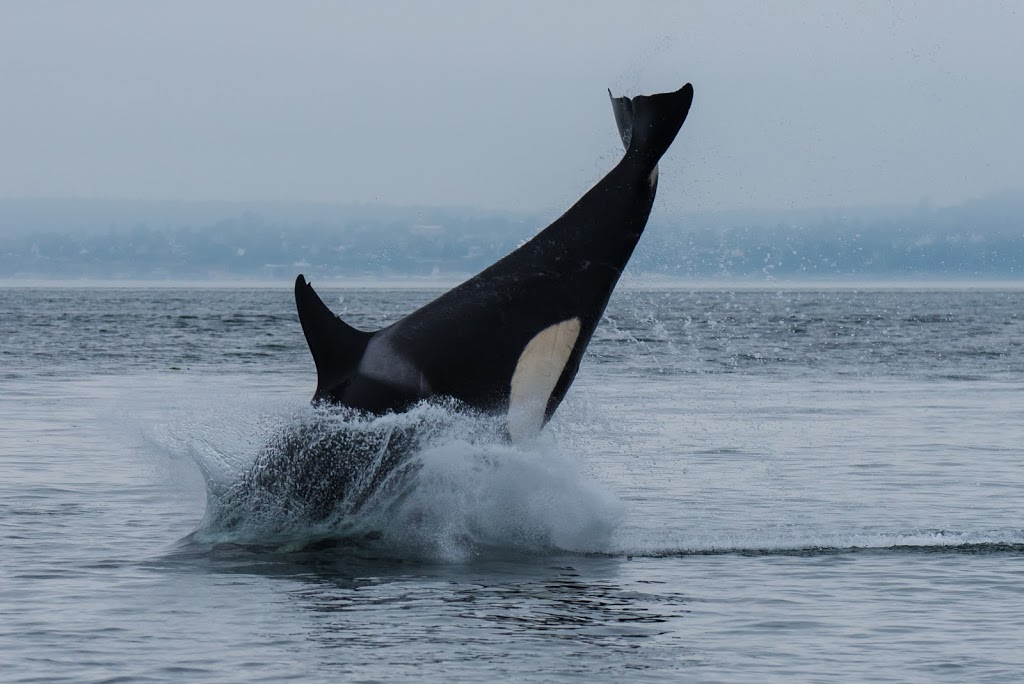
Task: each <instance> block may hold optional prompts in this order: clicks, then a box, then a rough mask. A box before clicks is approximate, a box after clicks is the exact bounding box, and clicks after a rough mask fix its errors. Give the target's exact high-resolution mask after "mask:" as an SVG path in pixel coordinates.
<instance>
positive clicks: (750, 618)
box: [0, 289, 1024, 682]
mask: <svg viewBox="0 0 1024 684" xmlns="http://www.w3.org/2000/svg"><path fill="white" fill-rule="evenodd" d="M434 294H436V293H432V292H426V291H420V290H390V291H387V290H349V291H339V290H333V291H327V292H326V293H325V300H326V301H328V303H330V304H331V306H332V307H333V308H334V309H335V310H336V311H338V312H339V313H342V314H343V315H344V316H345V318H346V319H347V320H348V321H349V322H351V323H353V324H355V325H357V326H361V327H365V328H375V327H379V326H380V325H382V324H383V323H385V322H387V321H390V320H394V319H395V318H397V317H399V316H401V315H403V314H404V313H406V312H408V311H410V310H411V309H412V308H413V307H414V306H416V305H417V304H419V303H421V302H424V301H426V300H428V299H429V298H431V297H432V296H433V295H434ZM314 384H315V375H314V371H313V368H312V362H311V360H310V358H309V356H308V352H307V350H306V345H305V341H304V340H303V337H302V332H301V330H300V329H299V326H298V323H297V320H296V318H295V316H294V310H293V304H292V301H291V293H290V291H289V290H284V289H282V290H273V289H256V290H245V289H237V290H230V289H221V290H201V289H183V290H167V289H126V290H117V289H83V290H61V289H41V290H38V289H6V290H0V616H2V620H0V680H2V681H9V682H21V681H48V682H51V681H69V682H88V681H282V680H286V679H302V680H309V681H317V680H324V681H328V680H329V681H383V680H399V681H401V680H414V679H415V680H421V681H422V680H426V681H430V680H436V679H444V680H448V681H482V680H487V679H491V678H504V679H514V680H517V681H550V680H571V679H581V680H589V681H621V680H624V679H638V680H659V679H660V680H665V681H680V680H683V681H686V680H692V681H704V680H711V681H722V680H727V681H751V680H754V679H757V680H759V681H778V682H788V681H793V680H803V681H831V680H872V681H957V682H961V681H993V682H996V681H998V682H1005V681H1009V680H1015V679H1019V678H1020V677H1021V672H1022V667H1024V648H1022V644H1024V291H1022V290H1006V291H1001V290H923V291H914V290H906V289H904V290H870V289H869V290H861V291H855V290H821V291H812V290H765V291H737V292H726V291H710V290H708V291H694V292H689V291H677V290H673V291H652V292H642V291H633V292H619V293H617V294H616V297H615V299H614V300H613V302H612V305H611V307H610V309H609V311H608V317H607V319H606V320H605V321H604V323H603V324H602V326H601V328H600V330H599V332H598V335H597V337H596V338H595V340H594V343H593V344H592V346H591V350H590V352H589V354H588V356H587V358H586V360H585V362H584V365H583V367H582V369H581V371H580V374H579V377H578V379H577V383H576V385H575V386H574V387H573V389H572V390H571V391H570V395H569V397H568V399H567V401H566V403H565V404H564V405H563V407H562V408H561V409H560V410H559V413H558V415H557V416H556V419H555V421H554V422H553V423H552V425H551V426H550V427H549V429H548V430H547V431H546V432H545V434H544V435H543V436H542V437H541V439H539V440H538V441H537V442H536V443H535V444H531V445H529V446H525V447H522V448H514V447H511V446H508V445H504V444H501V443H495V442H493V441H488V440H487V439H485V438H482V437H480V436H479V434H478V433H477V432H476V430H477V427H478V426H477V425H476V424H475V423H474V422H473V421H472V420H470V419H462V418H459V417H458V416H455V415H450V414H445V410H444V409H443V408H439V407H436V406H435V407H431V406H425V407H421V408H419V409H417V410H416V411H414V412H413V414H414V415H411V416H406V417H402V418H397V419H394V418H393V419H391V420H392V424H393V423H394V421H399V422H401V421H407V424H412V422H415V421H417V420H420V421H422V420H427V421H430V420H433V421H435V422H436V421H437V420H438V419H439V416H440V418H442V419H443V420H441V423H443V425H445V426H446V427H444V428H443V429H440V431H438V430H437V429H435V430H434V434H433V437H432V438H431V440H430V441H429V444H425V445H424V447H423V448H422V449H421V450H420V451H419V452H418V453H416V454H415V455H414V458H415V459H416V460H417V461H418V463H419V469H418V471H417V472H416V474H415V479H414V480H413V481H412V483H411V485H410V489H409V490H407V491H406V493H405V495H404V496H403V497H402V498H401V499H400V500H395V501H390V502H387V505H386V506H385V505H384V504H383V503H382V504H381V505H380V506H379V507H378V508H377V509H373V510H370V509H372V508H373V507H372V506H371V507H368V508H367V509H366V510H363V511H360V512H357V513H351V514H348V515H345V516H341V517H338V518H335V519H332V520H330V521H328V522H327V523H323V522H321V523H319V524H318V525H316V526H312V525H306V526H304V525H303V521H302V520H301V519H298V518H296V517H295V516H294V515H290V514H289V513H287V512H286V511H289V510H292V509H293V508H294V502H289V501H270V502H264V504H268V505H265V506H264V508H263V509H262V510H264V513H265V514H264V515H261V516H253V518H252V519H251V520H246V521H243V522H244V524H242V525H240V526H237V527H234V528H231V529H222V528H218V527H217V525H215V524H213V523H211V522H210V519H209V518H208V519H207V522H205V523H204V515H205V513H206V510H207V505H208V501H207V489H208V486H209V488H210V489H211V490H212V491H213V492H215V493H216V492H217V491H220V489H223V488H224V487H228V486H230V484H231V483H232V482H236V481H237V480H238V478H239V477H241V475H242V474H243V473H244V472H246V469H247V466H249V465H250V464H251V463H252V462H253V460H254V459H255V458H256V457H257V454H259V453H260V452H261V450H262V449H264V448H265V447H266V445H267V444H268V441H270V440H272V438H273V436H274V435H275V434H278V433H279V432H280V431H281V430H282V429H285V428H287V427H288V426H289V425H292V424H294V423H296V422H297V421H299V422H301V421H302V420H304V419H306V418H308V417H309V416H308V414H309V413H310V412H311V410H312V409H310V408H309V407H308V405H307V402H308V399H309V397H310V395H311V394H312V390H313V387H314ZM409 421H411V422H409ZM371 427H372V426H371ZM378 427H380V426H378ZM385 428H386V429H391V428H390V427H387V426H383V427H382V429H385ZM217 502H218V499H217V498H216V496H214V497H213V498H212V499H211V500H210V506H216V505H217ZM267 510H269V511H271V513H270V514H266V511H267ZM277 510H280V514H279V515H278V514H275V513H274V511H277ZM368 533H370V534H368Z"/></svg>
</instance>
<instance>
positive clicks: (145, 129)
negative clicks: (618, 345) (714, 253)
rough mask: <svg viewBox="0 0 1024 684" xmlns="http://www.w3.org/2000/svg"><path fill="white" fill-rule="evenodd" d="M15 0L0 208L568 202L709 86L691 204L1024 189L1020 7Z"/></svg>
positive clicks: (675, 181) (680, 181) (683, 153)
mask: <svg viewBox="0 0 1024 684" xmlns="http://www.w3.org/2000/svg"><path fill="white" fill-rule="evenodd" d="M495 4H496V3H490V2H476V1H475V2H465V3H456V2H430V3H427V2H408V3H392V2H372V3H371V2H347V3H346V2H302V1H291V2H276V3H269V2H252V1H249V0H246V1H245V2H210V1H203V2H181V1H178V2H163V3H140V2H87V3H86V2H66V3H59V2H39V1H33V2H3V3H0V197H25V196H30V197H104V198H144V199H185V200H202V199H226V200H241V201H252V200H300V201H303V200H312V201H327V202H346V203H347V202H375V203H388V204H426V205H451V204H457V205H472V206H476V207H480V208H494V209H514V210H525V211H549V210H555V209H564V208H565V207H566V206H567V205H568V204H570V203H571V202H572V201H573V200H575V198H576V196H577V195H579V194H580V192H582V191H583V190H585V189H586V187H587V186H588V185H589V184H591V183H592V182H593V181H595V180H596V179H597V178H599V177H600V176H601V175H602V174H603V173H604V172H605V171H606V170H607V169H608V168H609V167H610V166H611V165H613V164H614V162H615V160H616V159H617V156H618V154H619V153H620V150H619V147H618V138H617V135H616V133H615V125H614V119H613V117H612V112H611V108H610V107H609V104H608V100H607V94H606V90H605V89H606V88H607V87H611V88H612V90H613V91H614V92H615V93H616V94H619V93H625V94H631V95H632V94H637V93H639V92H656V91H662V90H668V89H673V90H674V89H676V88H678V87H679V86H681V85H682V84H683V83H686V82H688V81H689V82H692V83H693V84H694V88H695V97H694V104H693V109H692V110H691V113H690V118H689V120H688V121H687V123H686V125H685V126H684V127H683V130H682V133H681V136H680V138H679V140H678V141H677V143H676V145H675V146H674V147H673V148H672V150H671V151H670V153H669V155H668V156H667V157H666V159H665V160H664V162H663V164H662V180H661V186H660V199H659V201H660V202H661V203H662V205H663V207H667V208H668V209H669V210H672V209H679V210H694V209H727V208H748V207H750V208H762V207H764V208H768V207H770V208H782V207H796V208H801V207H817V206H843V205H858V204H888V203H916V202H919V201H921V200H928V201H931V202H933V203H936V204H948V203H957V202H960V201H963V200H964V199H968V198H971V197H975V196H979V195H983V194H986V193H991V192H997V191H1002V190H1007V189H1020V188H1024V134H1022V132H1021V126H1022V122H1024V48H1022V47H1021V45H1022V42H1024V39H1022V36H1024V9H1018V7H1022V8H1024V5H1021V3H1019V2H1012V1H1011V2H1005V3H1001V2H981V3H965V2H948V3H947V2H934V1H927V2H918V3H913V2H898V3H893V4H890V3H881V2H862V3H853V2H845V3H831V2H830V3H819V2H807V3H805V2H791V3H784V2H771V3H758V4H754V3H737V2H708V3H687V2H680V1H670V2H629V3H627V2H622V1H621V0H617V1H615V2H597V1H592V2H578V3H577V2H557V3H556V2H536V3H533V2H522V1H519V2H515V3H511V2H510V3H503V5H502V7H495V6H494V5H495Z"/></svg>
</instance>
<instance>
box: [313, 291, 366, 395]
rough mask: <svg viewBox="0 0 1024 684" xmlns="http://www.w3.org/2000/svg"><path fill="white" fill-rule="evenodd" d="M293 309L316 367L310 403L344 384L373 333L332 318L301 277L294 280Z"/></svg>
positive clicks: (325, 306)
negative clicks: (296, 313)
mask: <svg viewBox="0 0 1024 684" xmlns="http://www.w3.org/2000/svg"><path fill="white" fill-rule="evenodd" d="M295 306H296V307H297V308H298V310H299V323H301V324H302V332H303V334H305V336H306V342H307V343H308V344H309V351H310V353H312V354H313V362H314V363H315V364H316V377H317V385H316V394H315V395H314V396H313V400H314V401H318V400H320V399H323V398H326V395H327V394H328V393H329V392H331V391H332V390H335V389H337V388H338V387H339V386H343V385H345V384H347V383H348V381H349V379H350V378H351V377H352V375H353V373H354V372H355V370H356V367H357V366H358V365H359V360H360V359H361V358H362V357H363V352H364V351H366V344H367V343H368V342H369V341H370V338H371V337H372V336H373V333H368V332H363V331H362V330H356V329H355V328H353V327H352V326H350V325H349V324H348V323H345V321H343V320H341V319H340V318H338V317H337V316H335V315H334V313H333V312H332V311H331V310H330V309H329V308H327V305H326V304H324V303H323V300H322V299H320V296H319V295H317V293H316V291H315V290H313V286H312V285H310V284H309V283H307V282H306V279H305V277H303V276H302V275H300V276H299V277H298V278H296V279H295Z"/></svg>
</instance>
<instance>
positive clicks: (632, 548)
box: [607, 529, 1024, 558]
mask: <svg viewBox="0 0 1024 684" xmlns="http://www.w3.org/2000/svg"><path fill="white" fill-rule="evenodd" d="M856 553H899V554H923V553H954V554H985V553H1014V554H1021V553H1024V530H1018V529H991V530H975V531H953V530H909V531H906V532H898V531H897V532H881V531H866V530H856V529H853V530H845V531H834V532H822V531H819V530H800V529H793V530H789V531H788V532H786V533H777V532H771V531H749V532H744V533H728V532H725V533H717V534H709V535H701V536H700V537H699V538H695V539H687V540H679V541H677V542H675V543H671V544H656V543H655V544H639V545H629V544H619V545H616V546H615V548H614V550H612V551H611V552H610V553H608V554H607V555H610V556H626V557H635V558H673V557H685V556H726V555H736V556H832V555H839V554H856Z"/></svg>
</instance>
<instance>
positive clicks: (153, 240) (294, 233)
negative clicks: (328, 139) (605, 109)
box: [0, 195, 1024, 280]
mask: <svg viewBox="0 0 1024 684" xmlns="http://www.w3.org/2000/svg"><path fill="white" fill-rule="evenodd" d="M105 217H106V218H105ZM549 218H550V217H549ZM546 222H547V219H545V218H541V217H536V216H529V215H515V214H509V213H494V212H480V211H474V210H469V209H458V208H453V209H437V208H425V209H417V208H389V207H330V206H326V205H267V206H264V207H260V206H256V207H251V206H241V205H230V204H224V203H220V204H218V203H205V204H199V203H196V204H187V203H139V202H135V203H131V202H127V203H117V202H105V203H97V202H92V203H89V202H85V201H83V202H81V203H80V206H78V211H76V203H75V201H71V200H67V201H63V202H52V201H51V202H49V203H48V202H46V201H41V200H31V201H30V200H3V201H0V278H7V279H11V278H21V277H25V278H62V279H64V278H97V279H118V278H126V279H128V278H130V279H188V278H204V279H205V278H238V279H248V278H254V279H255V278H258V279H283V278H291V277H293V276H294V275H295V274H296V273H297V272H299V271H303V272H305V273H306V274H307V275H310V276H311V277H317V278H346V277H360V278H364V277H389V278H391V277H402V276H425V275H459V274H468V273H473V272H475V271H478V270H480V269H481V268H483V267H485V266H487V265H488V264H490V263H492V262H493V261H495V260H496V259H497V258H499V257H501V256H503V255H504V254H506V253H508V252H509V251H511V250H512V249H514V248H515V247H516V246H517V245H518V244H520V243H521V242H522V241H524V240H526V239H529V238H530V237H531V236H532V235H533V234H534V233H535V232H536V231H537V230H538V229H539V228H541V227H543V225H544V224H545V223H546ZM630 270H631V272H633V273H636V274H639V275H644V274H658V275H661V276H667V277H672V278H684V279H714V278H739V279H763V278H765V277H776V278H812V279H816V280H820V279H827V278H833V277H843V278H850V277H870V278H891V277H927V278H990V279H1014V278H1020V277H1022V276H1024V198H1022V197H1021V196H1019V195H1009V196H999V197H990V198H986V199H982V200H976V201H974V202H971V203H968V204H965V205H962V206H957V207H944V208H936V207H929V206H916V207H913V208H891V209H860V210H849V211H838V210H828V211H818V212H813V211H806V210H805V211H789V212H786V211H775V212H754V211H744V212H728V213H715V214H694V215H685V216H672V215H668V214H656V215H655V216H654V217H652V220H651V224H650V225H649V227H648V229H647V233H646V235H645V236H644V239H643V240H642V241H641V243H640V246H639V247H638V249H637V252H636V254H635V256H634V259H633V261H632V262H631V265H630Z"/></svg>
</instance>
